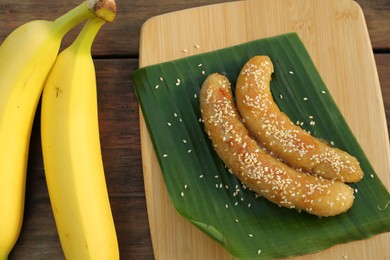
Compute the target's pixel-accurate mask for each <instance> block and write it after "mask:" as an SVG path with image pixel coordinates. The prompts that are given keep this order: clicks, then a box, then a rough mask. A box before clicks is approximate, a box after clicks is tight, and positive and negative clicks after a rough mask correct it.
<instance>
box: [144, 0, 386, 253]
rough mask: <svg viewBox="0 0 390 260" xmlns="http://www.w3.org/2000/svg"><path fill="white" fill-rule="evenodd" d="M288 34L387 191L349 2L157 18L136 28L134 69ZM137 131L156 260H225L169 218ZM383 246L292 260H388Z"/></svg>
mask: <svg viewBox="0 0 390 260" xmlns="http://www.w3.org/2000/svg"><path fill="white" fill-rule="evenodd" d="M292 31H294V32H297V33H298V35H299V36H300V38H301V39H302V41H303V43H304V44H305V46H306V48H307V49H308V51H309V53H310V55H311V57H312V59H313V61H314V63H315V65H316V66H317V69H318V70H319V72H320V74H321V76H322V77H323V80H324V81H325V83H326V84H327V86H328V88H329V90H330V92H331V94H332V96H333V97H334V99H335V101H336V103H337V105H338V106H339V108H340V110H341V112H342V113H343V115H344V116H345V118H346V120H347V122H348V124H349V126H350V127H351V129H352V131H353V132H354V134H355V136H356V138H357V139H358V141H359V143H360V144H361V146H362V148H363V150H364V151H365V153H366V154H367V157H368V158H369V160H370V161H371V164H372V166H373V167H374V169H375V171H376V173H377V174H378V176H379V177H380V178H381V180H382V181H383V182H384V184H385V185H386V187H387V189H389V187H390V148H389V139H388V130H387V125H386V118H385V113H384V107H383V101H382V95H381V90H380V85H379V79H378V75H377V71H376V65H375V60H374V56H373V52H372V47H371V43H370V39H369V36H368V32H367V28H366V23H365V20H364V15H363V13H362V10H361V9H360V7H359V6H358V4H357V3H356V2H354V1H352V0H252V1H236V2H229V3H224V4H217V5H210V6H204V7H200V8H193V9H188V10H183V11H178V12H173V13H168V14H165V15H161V16H156V17H153V18H151V19H149V20H148V21H147V22H145V24H144V25H143V27H142V31H141V43H140V67H144V66H147V65H152V64H156V63H161V62H164V61H170V60H174V59H178V58H182V57H187V56H189V55H193V54H199V53H203V52H208V51H211V50H216V49H220V48H224V47H229V46H233V45H237V44H241V43H244V42H248V41H251V40H255V39H260V38H264V37H270V36H275V35H279V34H283V33H287V32H292ZM140 125H141V148H142V160H143V171H144V182H145V192H146V200H147V208H148V216H149V224H150V230H151V236H152V242H153V249H154V254H155V258H156V259H162V260H165V259H186V260H187V259H202V260H203V259H204V260H206V259H231V258H232V257H231V256H229V254H228V253H227V252H226V251H225V250H224V249H223V248H222V247H221V246H220V245H219V244H217V243H216V242H214V241H213V240H211V239H210V238H209V237H207V236H206V235H205V234H203V233H202V232H201V231H199V230H198V229H197V228H196V227H194V226H192V225H191V224H190V223H188V222H186V221H185V220H184V219H183V218H181V216H180V215H179V214H178V213H177V212H176V211H175V209H174V207H173V205H172V203H171V201H170V199H169V197H168V194H167V191H166V189H165V184H164V181H163V179H162V174H161V171H160V167H159V164H158V161H157V159H156V157H155V153H154V150H153V146H152V143H151V140H150V137H149V134H148V130H147V128H146V125H145V122H144V119H143V117H142V113H141V119H140ZM281 239H283V238H281ZM389 245H390V233H385V234H381V235H377V236H374V237H372V238H370V239H367V240H363V241H355V242H351V243H347V244H342V245H337V246H334V247H332V248H330V249H327V250H325V251H322V252H320V253H316V254H312V255H307V256H302V257H296V258H293V259H354V260H357V259H390V258H389V257H390V246H389Z"/></svg>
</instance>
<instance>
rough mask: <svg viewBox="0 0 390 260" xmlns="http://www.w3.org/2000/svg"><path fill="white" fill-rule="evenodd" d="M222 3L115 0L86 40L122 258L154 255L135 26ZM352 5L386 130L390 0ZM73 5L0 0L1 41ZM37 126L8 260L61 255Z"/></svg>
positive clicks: (73, 0)
mask: <svg viewBox="0 0 390 260" xmlns="http://www.w3.org/2000/svg"><path fill="white" fill-rule="evenodd" d="M324 1H325V0H324ZM222 2H226V1H223V0H191V1H190V0H164V1H157V0H150V1H142V0H131V1H117V5H118V15H117V18H116V20H115V21H114V22H113V23H112V24H108V25H105V26H104V27H103V28H102V30H101V32H100V33H99V35H98V36H97V38H96V40H95V43H94V45H93V49H92V53H93V55H94V59H95V64H96V69H97V80H98V98H99V113H100V114H99V119H100V122H99V124H100V131H101V141H102V153H103V160H104V165H105V169H106V179H107V185H108V190H109V195H110V200H111V204H112V209H113V215H114V220H115V224H116V228H117V233H118V239H119V246H120V253H121V259H125V260H127V259H155V257H154V254H153V249H152V242H151V237H150V230H149V223H148V216H147V209H146V203H145V191H144V179H143V173H142V161H141V145H140V126H139V113H138V103H137V99H136V97H135V94H134V90H133V82H132V79H131V73H132V71H134V70H136V69H137V68H138V64H139V39H140V31H141V26H142V24H143V23H144V22H145V21H146V20H147V19H149V18H151V17H153V16H156V15H160V14H164V13H167V12H172V11H178V10H182V9H187V8H192V7H198V6H203V5H208V4H216V3H222ZM356 2H357V3H358V4H359V5H360V6H361V7H362V9H363V13H364V16H365V19H366V23H367V28H368V32H369V36H370V40H371V44H372V49H373V52H374V53H375V61H376V65H377V69H378V74H379V81H380V85H381V90H382V97H383V100H378V102H383V103H384V107H385V113H386V118H387V127H388V128H389V127H390V19H389V17H390V2H389V1H388V0H357V1H356ZM79 3H80V1H79V0H65V1H43V0H19V1H13V0H0V41H2V40H3V39H4V38H5V37H6V36H7V35H8V34H9V33H10V32H11V31H12V30H14V29H15V28H16V27H17V26H19V25H21V24H23V23H25V22H28V21H30V20H33V19H55V18H56V17H58V16H59V15H61V14H63V13H64V12H66V11H68V10H69V9H70V8H72V7H74V6H76V5H77V4H79ZM78 29H79V28H76V29H75V30H74V31H72V32H71V33H69V35H68V36H67V37H66V38H65V39H64V44H63V45H64V46H66V45H68V44H69V43H70V42H71V41H72V39H73V38H74V36H75V35H76V34H77V32H78ZM39 131H40V130H39V115H37V117H36V119H35V123H34V128H33V133H32V136H31V145H30V155H29V165H28V179H27V191H26V206H25V217H24V223H23V229H22V232H21V234H20V238H19V240H18V242H17V244H16V246H15V248H14V250H13V251H12V253H11V255H10V259H16V260H18V259H32V260H35V259H42V260H46V259H53V260H56V259H64V256H63V253H62V250H61V246H60V244H59V240H58V236H57V231H56V229H55V224H54V219H53V215H52V212H51V207H50V202H49V198H48V194H47V189H46V183H45V177H44V172H43V165H42V155H41V147H40V132H39ZM387 142H389V141H388V140H387ZM1 214H5V213H3V212H2V213H1ZM0 220H1V217H0ZM175 259H179V258H175ZM312 259H320V258H314V257H313V258H312ZM334 259H340V258H339V256H337V257H336V258H334ZM350 259H351V258H350ZM357 259H358V258H357ZM387 259H389V258H387Z"/></svg>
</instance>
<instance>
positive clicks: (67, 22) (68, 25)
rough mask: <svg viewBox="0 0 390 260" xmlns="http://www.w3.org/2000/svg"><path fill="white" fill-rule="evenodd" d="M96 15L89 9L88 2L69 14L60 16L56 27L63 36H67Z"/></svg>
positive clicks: (56, 21)
mask: <svg viewBox="0 0 390 260" xmlns="http://www.w3.org/2000/svg"><path fill="white" fill-rule="evenodd" d="M93 15H94V12H93V11H92V10H91V9H89V8H88V7H87V4H86V2H83V3H82V4H80V5H78V6H77V7H75V8H73V9H72V10H70V11H69V12H67V13H65V14H64V15H62V16H60V17H59V18H57V19H56V20H55V21H54V25H55V26H56V27H57V28H56V29H57V32H58V33H59V34H61V35H65V34H66V33H67V32H68V31H70V29H72V28H73V27H75V26H76V25H77V24H79V23H81V22H82V21H84V20H85V19H88V18H90V17H92V16H93Z"/></svg>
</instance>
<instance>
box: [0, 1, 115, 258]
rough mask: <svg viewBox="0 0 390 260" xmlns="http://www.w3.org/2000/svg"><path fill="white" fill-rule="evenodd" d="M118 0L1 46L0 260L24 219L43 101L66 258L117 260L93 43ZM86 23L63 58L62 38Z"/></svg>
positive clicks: (39, 26)
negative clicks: (32, 142) (33, 132)
mask: <svg viewBox="0 0 390 260" xmlns="http://www.w3.org/2000/svg"><path fill="white" fill-rule="evenodd" d="M115 14H116V4H115V1H114V0H87V1H86V2H83V3H82V4H80V5H79V6H77V7H75V8H74V9H72V10H70V11H69V12H67V13H66V14H64V15H63V16H61V17H59V18H58V19H56V20H55V21H45V20H35V21H31V22H28V23H26V24H24V25H22V26H20V27H19V28H17V29H15V30H14V31H13V32H12V33H11V34H10V35H9V36H8V37H7V38H6V39H5V40H4V41H3V43H2V44H1V46H0V144H1V145H0V212H1V218H0V260H5V259H7V258H8V255H9V253H10V251H11V250H12V248H13V246H14V245H15V243H16V241H17V239H18V236H19V233H20V230H21V226H22V221H23V208H24V196H25V183H26V171H27V160H28V150H29V142H30V134H31V128H32V124H33V120H34V116H35V112H36V108H37V104H38V102H39V100H40V97H41V95H42V91H43V95H42V111H41V124H42V129H41V130H42V132H41V134H42V151H43V158H44V168H45V175H46V181H47V186H48V190H49V196H50V201H51V205H52V210H53V214H54V217H55V221H56V226H57V230H58V234H59V237H60V241H61V245H62V248H63V251H64V254H65V257H66V258H67V259H119V252H118V243H117V237H116V232H115V227H114V222H113V218H112V214H111V209H110V204H109V200H108V193H107V188H106V183H105V178H104V171H103V163H102V158H101V151H100V140H99V129H98V118H97V100H96V99H97V97H96V75H95V70H94V64H93V61H92V57H91V45H92V43H93V40H94V38H95V36H96V34H97V33H98V31H99V29H100V28H101V26H102V25H103V24H104V23H106V22H112V21H113V20H114V19H115ZM85 20H87V22H86V24H85V25H84V27H83V29H82V31H81V32H80V34H79V36H78V37H77V39H76V40H75V41H74V43H73V44H72V45H71V46H69V47H68V48H67V49H65V50H64V51H63V52H61V53H60V54H58V52H59V49H60V45H61V41H62V39H63V37H64V36H65V34H66V33H67V32H68V31H70V30H71V29H72V28H74V27H75V26H76V25H78V24H80V23H81V22H83V21H85Z"/></svg>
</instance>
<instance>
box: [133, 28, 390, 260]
mask: <svg viewBox="0 0 390 260" xmlns="http://www.w3.org/2000/svg"><path fill="white" fill-rule="evenodd" d="M254 55H268V56H270V58H271V60H272V61H273V63H274V70H275V72H274V74H273V76H272V81H271V90H272V94H273V96H274V99H275V101H276V102H277V104H278V105H279V107H280V108H281V110H282V111H283V112H285V113H286V114H287V115H288V116H289V117H290V118H291V120H292V121H293V122H296V121H299V122H304V124H303V126H302V127H303V128H304V129H306V130H307V131H310V133H311V134H312V135H314V136H316V137H318V138H321V139H323V140H326V141H328V142H329V143H331V144H332V145H334V146H335V147H338V148H340V149H343V150H345V151H347V152H349V153H350V154H352V155H354V156H355V157H357V158H358V160H359V161H360V163H361V167H362V169H363V171H364V174H365V177H364V178H363V180H362V181H360V182H358V183H356V184H351V186H352V187H353V188H354V189H357V190H358V191H359V192H357V193H356V194H355V196H356V199H355V202H354V205H353V207H352V208H351V209H350V210H349V211H348V212H347V213H343V214H340V215H338V216H335V217H327V218H319V217H316V216H313V215H310V214H307V213H304V212H301V213H299V212H297V211H296V210H291V209H286V208H281V207H278V206H276V205H274V204H272V203H270V202H268V201H267V200H265V199H264V198H261V197H259V196H257V195H256V194H254V193H253V192H252V191H250V190H248V189H246V187H245V186H244V185H242V184H241V183H240V181H238V179H237V178H236V177H235V176H234V175H232V174H231V173H229V172H228V170H227V169H226V168H225V166H224V164H223V162H222V161H221V160H220V159H219V157H218V156H217V154H216V153H215V151H214V150H213V148H212V145H211V142H210V140H209V139H208V137H207V135H206V134H205V132H204V129H203V123H202V122H201V121H200V108H199V89H200V86H201V84H202V83H203V81H204V80H205V78H206V76H207V75H208V74H210V73H212V72H220V73H224V74H226V75H227V77H228V78H229V79H230V81H231V83H232V87H234V86H235V83H236V78H237V75H238V73H239V71H240V69H241V68H242V66H243V65H244V63H245V62H246V61H248V60H249V59H250V58H251V57H253V56H254ZM133 80H134V82H135V91H136V94H137V97H138V100H139V103H140V107H141V109H142V112H143V115H144V117H145V122H146V125H147V127H148V130H149V133H150V136H151V139H152V142H153V145H154V149H155V152H156V154H157V158H158V161H159V164H160V167H161V170H162V173H163V177H164V181H165V184H166V187H167V190H168V193H169V196H170V199H171V200H172V202H173V205H174V206H175V208H176V210H177V211H178V212H179V213H180V214H181V215H182V216H183V217H184V218H185V219H187V220H188V221H190V222H191V223H192V224H194V225H195V226H196V227H198V228H199V229H200V230H202V231H203V232H204V233H206V234H207V235H208V236H210V237H211V238H213V239H214V240H215V241H217V242H219V243H220V244H222V245H223V246H224V247H225V248H226V249H227V250H228V251H229V252H230V254H231V255H232V256H234V257H236V258H237V259H254V258H256V259H257V258H259V257H261V259H268V258H275V257H278V258H280V257H289V256H294V255H303V254H308V253H313V252H318V251H320V250H323V249H326V248H328V247H331V246H333V245H335V244H339V243H345V242H348V241H353V240H360V239H365V238H368V237H370V236H373V235H374V234H378V233H382V232H387V231H390V207H385V206H386V205H388V202H389V200H390V194H389V192H388V191H387V190H386V188H385V187H384V185H383V183H381V181H380V180H379V178H376V173H375V172H374V170H373V168H372V166H371V165H370V162H369V161H368V159H367V157H366V156H365V154H364V152H363V150H362V149H361V147H360V146H359V144H358V142H357V140H356V139H355V137H354V135H353V134H352V132H351V130H350V128H349V127H348V125H347V123H346V121H345V120H344V118H343V116H342V115H341V113H340V111H339V110H338V108H337V106H336V104H335V102H334V100H333V99H332V97H331V95H330V94H329V91H328V90H327V88H326V86H325V84H324V82H323V81H322V79H321V77H320V75H319V73H318V71H317V70H316V68H315V66H314V64H313V62H312V60H311V58H310V56H309V54H308V52H307V50H306V49H305V47H304V45H303V43H302V42H301V40H300V39H299V37H298V36H297V34H295V33H290V34H283V35H279V36H276V37H272V38H266V39H260V40H256V41H253V42H249V43H245V44H242V45H238V46H234V47H229V48H225V49H221V50H217V51H213V52H209V53H204V54H200V55H196V56H190V57H187V58H183V59H180V60H176V61H171V62H166V63H162V64H157V65H152V66H148V67H144V68H141V69H139V70H137V71H135V72H134V73H133ZM306 98H307V99H306ZM303 100H306V101H303ZM311 118H314V119H311ZM312 120H315V124H310V121H312ZM370 176H371V178H370ZM372 177H374V178H372Z"/></svg>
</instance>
